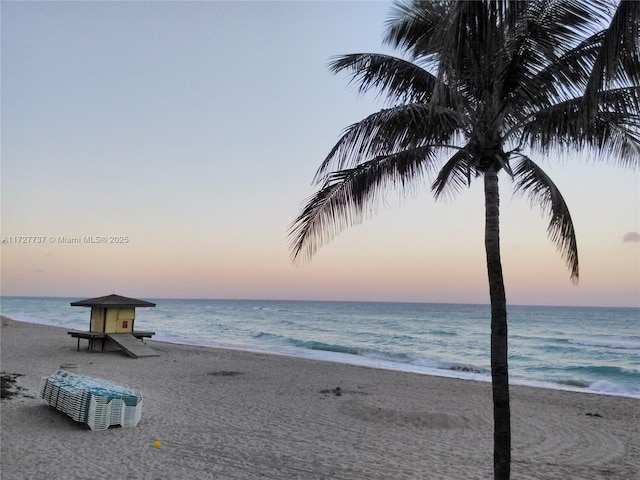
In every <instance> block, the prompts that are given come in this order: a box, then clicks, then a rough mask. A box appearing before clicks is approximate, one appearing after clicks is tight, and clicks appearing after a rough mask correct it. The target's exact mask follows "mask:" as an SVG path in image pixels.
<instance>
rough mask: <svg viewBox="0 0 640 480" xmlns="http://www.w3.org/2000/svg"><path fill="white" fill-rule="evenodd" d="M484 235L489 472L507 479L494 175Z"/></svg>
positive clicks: (503, 307)
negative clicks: (489, 394)
mask: <svg viewBox="0 0 640 480" xmlns="http://www.w3.org/2000/svg"><path fill="white" fill-rule="evenodd" d="M484 200H485V236H484V246H485V251H486V254H487V273H488V275H489V295H490V297H491V383H492V387H493V428H494V430H493V471H494V478H495V480H508V479H509V476H510V469H511V412H510V408H509V370H508V363H507V299H506V295H505V291H504V279H503V276H502V263H501V261H500V218H499V210H500V195H499V190H498V173H497V172H495V171H488V172H485V174H484Z"/></svg>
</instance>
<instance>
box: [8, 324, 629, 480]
mask: <svg viewBox="0 0 640 480" xmlns="http://www.w3.org/2000/svg"><path fill="white" fill-rule="evenodd" d="M66 332H67V331H66V330H65V329H62V328H58V327H49V326H44V325H36V324H30V323H23V322H17V321H14V320H10V319H7V318H3V319H2V330H1V336H2V367H1V368H2V372H3V376H5V377H6V376H7V375H9V376H10V377H8V378H10V379H14V380H15V381H14V382H12V383H10V385H9V394H10V396H9V397H8V398H3V399H2V410H1V420H2V424H1V428H2V438H1V440H2V443H1V454H2V457H1V462H2V463H1V466H0V468H1V477H2V479H3V480H19V479H25V480H26V479H29V480H36V479H87V480H89V479H91V480H99V479H112V478H120V479H149V480H151V479H153V480H157V479H167V480H173V479H278V480H288V479H301V480H302V479H305V480H312V479H329V478H340V479H380V480H383V479H384V480H388V479H459V480H461V479H490V478H492V429H493V426H492V405H491V388H490V385H489V384H488V383H482V382H474V381H466V380H456V379H449V378H441V377H431V376H425V375H418V374H410V373H400V372H394V371H385V370H376V369H371V368H363V367H356V366H350V365H342V364H336V363H330V362H322V361H312V360H305V359H300V358H292V357H286V356H279V355H269V354H261V353H252V352H243V351H236V350H228V349H215V348H204V347H193V346H185V345H175V344H168V343H161V342H154V341H148V342H147V344H148V345H149V346H150V347H151V348H153V349H154V350H157V352H158V353H159V354H160V356H158V357H148V358H139V359H133V358H130V357H128V356H126V355H124V354H123V353H121V352H110V353H95V352H88V351H87V350H86V342H85V341H82V343H81V347H80V348H81V349H80V351H76V347H77V343H76V340H75V339H72V338H70V337H69V336H68V335H67V333H66ZM68 363H73V364H77V365H78V368H79V373H81V374H84V375H90V376H94V377H98V378H103V379H106V380H109V381H112V382H114V383H121V384H126V385H131V386H135V387H137V388H139V389H140V390H141V392H142V395H143V398H144V403H143V409H142V419H141V420H140V422H139V424H138V425H137V426H136V427H133V428H121V427H117V426H114V427H111V428H109V429H108V430H105V431H92V430H90V429H89V428H88V427H87V426H86V425H85V424H82V423H79V422H75V421H73V420H72V419H71V418H70V417H68V416H66V415H65V414H64V413H61V412H59V411H57V410H56V409H55V408H53V407H50V406H49V405H48V404H47V403H46V402H45V401H44V400H42V399H40V398H38V390H39V386H40V382H41V379H42V377H44V376H47V375H51V374H52V373H54V372H55V371H56V370H57V369H58V368H59V366H60V365H62V364H68ZM337 387H339V390H338V389H337ZM12 393H13V395H11V394H12ZM337 393H339V394H337ZM512 419H513V420H512V424H513V439H512V442H513V453H512V456H513V463H512V472H513V473H512V478H514V479H541V480H542V479H545V480H549V479H558V480H560V479H562V480H566V479H576V480H577V479H580V480H587V479H589V480H591V479H607V480H630V479H634V478H640V477H639V476H638V472H639V471H640V400H637V399H632V398H622V397H612V396H604V395H593V394H581V393H574V392H562V391H552V390H544V389H536V388H527V387H513V388H512ZM155 441H159V442H160V447H159V448H155V447H154V446H153V443H154V442H155Z"/></svg>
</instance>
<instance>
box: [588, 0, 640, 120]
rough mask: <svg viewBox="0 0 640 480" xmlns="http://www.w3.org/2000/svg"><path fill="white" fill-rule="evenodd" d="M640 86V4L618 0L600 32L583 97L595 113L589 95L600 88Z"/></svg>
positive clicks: (627, 0) (589, 111)
mask: <svg viewBox="0 0 640 480" xmlns="http://www.w3.org/2000/svg"><path fill="white" fill-rule="evenodd" d="M638 84H640V2H638V1H637V0H632V1H629V0H621V1H620V3H619V4H618V7H617V8H616V11H615V13H614V15H613V18H612V19H611V23H610V25H609V27H608V28H607V29H606V30H604V32H603V38H602V43H601V46H600V50H599V52H598V57H597V59H596V61H595V64H594V66H593V69H592V73H591V76H590V78H589V82H588V85H587V88H586V90H585V93H584V98H585V101H586V102H587V104H589V105H591V108H590V109H588V113H590V114H593V113H595V110H594V108H595V107H594V106H593V104H592V103H591V100H592V97H593V95H594V94H595V93H596V92H597V91H599V90H602V89H605V88H611V87H616V86H620V85H638Z"/></svg>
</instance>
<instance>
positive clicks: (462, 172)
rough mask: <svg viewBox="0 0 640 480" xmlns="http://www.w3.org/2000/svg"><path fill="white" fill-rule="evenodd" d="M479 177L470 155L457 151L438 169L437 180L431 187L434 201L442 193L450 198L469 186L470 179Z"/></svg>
mask: <svg viewBox="0 0 640 480" xmlns="http://www.w3.org/2000/svg"><path fill="white" fill-rule="evenodd" d="M478 175H479V172H478V171H477V170H476V168H475V166H474V165H473V162H472V159H471V155H470V154H469V152H468V151H467V150H466V149H460V150H459V151H457V152H456V153H455V154H454V155H453V156H452V157H451V158H450V159H449V160H448V161H447V162H446V163H445V164H444V165H443V166H442V168H441V169H440V172H439V173H438V176H437V178H436V179H435V181H434V182H433V184H432V185H431V191H432V192H433V196H434V197H435V199H436V200H437V199H439V198H440V196H441V195H442V194H443V193H448V194H449V195H450V196H453V194H456V193H458V192H460V191H461V190H462V189H463V188H465V187H469V186H470V185H471V178H472V177H473V178H475V177H477V176H478Z"/></svg>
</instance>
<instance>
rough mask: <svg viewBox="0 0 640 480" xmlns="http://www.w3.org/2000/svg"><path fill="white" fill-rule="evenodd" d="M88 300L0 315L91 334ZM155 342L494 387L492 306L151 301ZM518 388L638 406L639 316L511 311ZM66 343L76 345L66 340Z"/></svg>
mask: <svg viewBox="0 0 640 480" xmlns="http://www.w3.org/2000/svg"><path fill="white" fill-rule="evenodd" d="M77 300H82V298H48V297H2V298H1V304H0V312H1V313H2V315H6V316H8V317H11V318H14V319H16V320H22V321H27V322H32V323H41V324H46V325H54V326H60V327H64V328H68V329H78V330H88V328H89V311H90V310H89V309H88V308H86V307H71V306H70V305H69V304H70V302H73V301H77ZM144 300H147V301H151V302H154V303H156V304H157V306H156V307H155V308H138V309H136V320H135V328H136V330H151V331H155V332H156V335H155V336H154V340H159V341H165V342H173V343H183V344H191V345H203V346H213V347H225V348H234V349H240V350H250V351H260V352H271V353H278V354H283V355H292V356H296V357H305V358H312V359H319V360H330V361H334V362H341V363H350V364H357V365H365V366H369V367H374V368H383V369H390V370H396V371H404V372H415V373H420V374H426V375H440V376H447V377H456V378H466V379H473V380H479V381H490V352H489V335H490V308H489V306H488V305H469V304H437V303H384V302H319V301H276V300H186V299H148V298H145V299H144ZM508 319H509V320H508V321H509V372H510V381H511V384H512V385H529V386H535V387H541V388H550V389H561V390H572V391H582V392H592V393H597V394H606V395H619V396H626V397H635V398H640V309H638V308H604V307H603V308H595V307H541V306H515V305H514V306H509V307H508ZM69 342H70V343H73V342H75V340H74V341H73V342H72V340H71V339H69Z"/></svg>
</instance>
